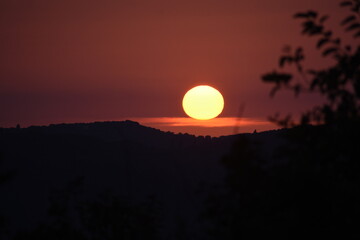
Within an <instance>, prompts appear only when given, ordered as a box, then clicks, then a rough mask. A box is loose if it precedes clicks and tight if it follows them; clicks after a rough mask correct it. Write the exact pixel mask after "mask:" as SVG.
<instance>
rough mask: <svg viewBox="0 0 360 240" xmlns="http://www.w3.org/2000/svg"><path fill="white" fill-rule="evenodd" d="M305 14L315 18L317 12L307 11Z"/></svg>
mask: <svg viewBox="0 0 360 240" xmlns="http://www.w3.org/2000/svg"><path fill="white" fill-rule="evenodd" d="M307 14H308V16H309V17H313V18H316V17H317V15H318V14H317V12H315V11H308V12H307Z"/></svg>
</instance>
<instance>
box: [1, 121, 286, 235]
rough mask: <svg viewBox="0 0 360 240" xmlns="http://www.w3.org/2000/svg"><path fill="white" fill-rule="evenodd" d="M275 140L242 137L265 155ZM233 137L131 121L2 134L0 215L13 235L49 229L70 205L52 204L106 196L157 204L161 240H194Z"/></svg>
mask: <svg viewBox="0 0 360 240" xmlns="http://www.w3.org/2000/svg"><path fill="white" fill-rule="evenodd" d="M279 132H280V131H273V132H264V133H257V134H252V135H250V134H248V135H249V136H252V138H254V139H256V141H258V142H259V141H260V142H264V141H265V142H272V144H270V145H269V144H262V146H263V148H262V149H264V151H271V148H272V147H273V146H274V141H273V140H274V137H273V136H274V135H276V134H277V133H279ZM237 137H238V136H236V135H233V136H224V137H219V138H211V137H209V136H207V137H203V136H200V137H195V136H193V135H189V134H173V133H170V132H162V131H160V130H157V129H153V128H149V127H145V126H141V125H140V124H138V123H136V122H132V121H124V122H95V123H77V124H57V125H49V126H33V127H28V128H2V129H0V146H1V148H0V154H1V170H0V174H8V175H9V173H10V176H11V177H10V178H9V179H8V180H7V181H5V182H4V183H3V184H2V185H1V186H0V192H1V200H0V201H1V204H0V211H1V212H0V214H2V215H3V216H5V219H6V221H5V222H6V224H7V225H8V227H7V229H8V230H9V231H10V235H11V234H12V233H19V232H27V231H32V229H34V228H36V227H37V226H38V225H39V224H44V223H48V222H49V221H51V220H50V218H49V209H51V208H52V207H53V205H54V196H56V197H55V198H58V199H62V198H71V199H73V198H74V199H76V200H68V199H67V200H66V201H67V202H66V201H65V200H64V201H65V202H62V203H57V204H58V205H59V204H60V205H64V206H67V205H68V204H70V205H71V204H73V205H74V202H85V204H83V205H86V202H91V201H95V200H96V199H98V197H99V196H100V195H104V194H108V195H111V196H116V198H118V199H122V200H124V201H125V200H126V202H127V203H129V204H134V205H139V206H140V205H143V204H144V202H146V203H149V204H155V203H156V204H157V206H158V207H159V209H157V210H156V211H157V213H156V215H157V216H158V219H159V227H158V228H159V229H161V230H160V235H161V236H162V237H164V239H176V236H177V234H178V232H179V231H180V232H182V233H181V234H183V235H184V236H187V239H198V236H197V235H198V234H202V233H203V232H204V230H203V229H202V228H203V227H206V226H202V223H201V221H200V220H199V219H198V218H199V216H200V215H201V212H202V211H203V210H204V209H203V205H204V201H205V200H206V198H207V196H208V190H209V189H210V188H212V187H214V186H215V185H217V184H220V183H221V182H222V181H223V179H224V176H225V169H224V166H223V165H222V164H221V163H220V160H221V159H222V157H223V156H224V155H226V154H227V153H228V152H229V150H230V148H231V146H232V143H233V142H234V140H236V139H237ZM269 137H270V138H271V140H270V139H269ZM275 142H276V141H275ZM264 146H265V147H264ZM269 146H270V147H269ZM269 148H270V150H269ZM266 149H268V150H266ZM69 189H70V190H69ZM75 196H76V197H75ZM71 201H72V202H71ZM70 202H71V203H70ZM80 205H81V204H80ZM73 208H75V207H74V206H73V207H69V209H68V210H67V211H69V212H70V213H67V214H70V215H71V214H73V212H76V209H75V210H74V209H73ZM50 216H51V215H50ZM52 217H54V216H52ZM55 217H58V216H55ZM71 221H73V220H71ZM100 224H101V223H100ZM189 236H191V237H189ZM27 238H29V237H27Z"/></svg>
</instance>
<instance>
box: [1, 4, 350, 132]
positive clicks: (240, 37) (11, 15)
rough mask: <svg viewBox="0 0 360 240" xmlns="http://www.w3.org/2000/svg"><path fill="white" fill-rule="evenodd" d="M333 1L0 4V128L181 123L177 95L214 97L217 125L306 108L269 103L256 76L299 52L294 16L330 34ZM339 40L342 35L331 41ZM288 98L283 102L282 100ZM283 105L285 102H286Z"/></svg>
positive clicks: (335, 16) (338, 15) (336, 13)
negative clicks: (219, 109) (319, 21)
mask: <svg viewBox="0 0 360 240" xmlns="http://www.w3.org/2000/svg"><path fill="white" fill-rule="evenodd" d="M338 5H339V1H338V0H303V1H293V0H291V1H289V0H258V1H254V0H247V1H240V0H200V1H197V0H174V1H171V0H155V1H152V0H139V1H130V0H128V1H118V0H102V1H98V0H96V1H95V0H71V1H70V0H69V1H65V0H63V1H59V0H53V1H49V0H43V1H40V0H32V1H28V0H13V1H1V2H0V53H1V54H0V109H1V114H0V126H5V127H7V126H13V125H15V124H16V123H20V124H36V123H38V122H48V123H57V122H63V121H71V120H73V119H83V120H84V121H86V120H88V121H92V120H96V119H101V120H116V119H119V118H131V117H184V116H185V114H184V113H183V111H182V108H181V100H182V97H183V94H184V93H185V92H186V91H187V90H188V89H190V88H191V87H193V86H195V85H198V84H209V85H212V86H214V87H216V88H217V89H219V90H220V91H221V92H222V93H223V95H224V98H225V110H224V112H223V114H222V115H221V116H223V117H224V116H229V117H232V116H236V115H237V109H238V107H239V105H240V104H241V103H245V104H246V109H245V112H244V116H245V117H250V118H263V119H266V117H267V116H268V115H270V114H272V113H274V112H277V111H280V112H283V113H287V112H289V111H290V110H292V109H293V110H294V112H297V111H298V110H300V109H304V108H306V106H308V103H309V101H310V100H309V99H308V98H300V99H298V100H296V101H293V100H292V97H286V96H288V95H286V96H285V97H281V96H279V97H278V98H275V99H274V100H271V99H270V98H269V97H268V93H269V90H270V86H268V85H265V84H263V83H262V82H261V80H260V76H261V74H264V73H266V72H268V71H271V70H273V69H275V68H276V67H277V61H278V56H279V55H280V54H281V49H282V48H283V47H284V45H285V44H290V45H293V46H298V45H304V46H305V49H306V50H307V51H306V53H308V54H307V56H308V58H309V60H308V63H309V64H317V65H324V63H323V62H322V61H323V60H322V59H321V58H320V57H317V55H314V45H315V41H314V39H308V38H306V37H302V36H301V35H300V34H299V33H300V22H299V21H298V20H294V19H293V18H292V15H293V14H294V13H296V12H298V11H301V10H308V9H317V10H319V11H320V12H322V13H328V14H330V16H331V19H330V21H329V24H331V23H334V25H338V23H339V22H340V20H341V19H342V18H343V17H344V16H345V14H346V10H342V9H340V8H339V7H338ZM339 34H343V33H342V32H339ZM289 96H290V95H289ZM284 99H286V101H284Z"/></svg>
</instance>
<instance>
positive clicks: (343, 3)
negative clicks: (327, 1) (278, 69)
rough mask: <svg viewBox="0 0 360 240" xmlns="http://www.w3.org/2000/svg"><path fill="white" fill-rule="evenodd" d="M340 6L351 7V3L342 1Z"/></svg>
mask: <svg viewBox="0 0 360 240" xmlns="http://www.w3.org/2000/svg"><path fill="white" fill-rule="evenodd" d="M340 6H341V7H345V6H352V2H350V1H344V2H341V3H340Z"/></svg>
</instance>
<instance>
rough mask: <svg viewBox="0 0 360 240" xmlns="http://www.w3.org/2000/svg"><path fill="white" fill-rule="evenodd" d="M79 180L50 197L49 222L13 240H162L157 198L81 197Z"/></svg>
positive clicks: (104, 195) (20, 234) (109, 195)
mask: <svg viewBox="0 0 360 240" xmlns="http://www.w3.org/2000/svg"><path fill="white" fill-rule="evenodd" d="M82 184H83V179H82V178H79V179H76V180H75V181H73V182H70V183H69V185H68V186H67V187H66V188H65V189H63V190H60V191H56V192H55V193H54V194H52V196H51V197H50V203H51V204H50V207H49V209H48V215H49V217H50V218H49V220H47V221H46V222H45V223H42V224H40V225H39V226H37V227H36V228H35V229H34V230H32V231H28V232H20V233H17V234H16V236H15V237H14V238H13V239H14V240H25V239H37V240H48V239H54V240H68V239H70V240H72V239H74V240H75V239H76V240H99V239H107V240H113V239H114V240H115V239H116V240H117V239H124V240H127V239H128V240H137V239H160V238H159V236H158V230H159V221H158V216H157V212H156V210H157V208H158V206H156V202H155V200H154V199H150V201H148V202H145V203H142V204H134V203H131V202H130V201H128V200H126V198H124V197H118V196H115V195H113V194H111V193H104V194H101V195H99V196H98V197H97V198H96V199H92V200H91V199H89V198H88V197H86V198H85V199H84V198H82V197H81V196H80V195H81V194H80V191H81V187H82Z"/></svg>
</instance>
